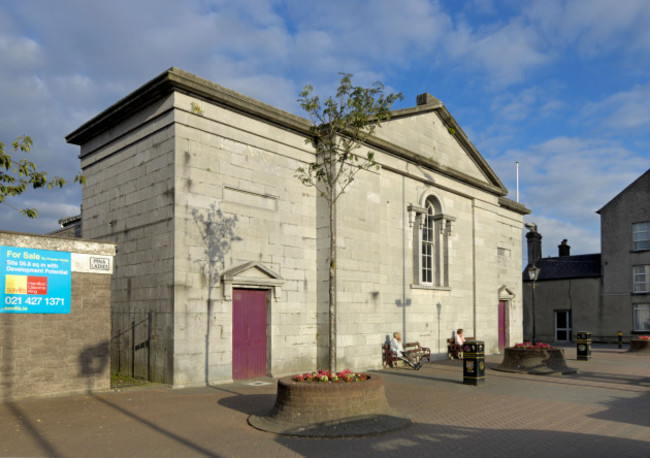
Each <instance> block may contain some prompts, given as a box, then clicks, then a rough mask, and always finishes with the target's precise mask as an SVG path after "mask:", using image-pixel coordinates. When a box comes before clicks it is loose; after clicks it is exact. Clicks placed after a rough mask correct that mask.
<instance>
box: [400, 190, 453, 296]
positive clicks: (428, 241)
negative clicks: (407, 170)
mask: <svg viewBox="0 0 650 458" xmlns="http://www.w3.org/2000/svg"><path fill="white" fill-rule="evenodd" d="M408 212H409V224H410V225H415V240H416V241H417V244H416V245H415V246H416V247H419V249H418V250H414V254H415V272H414V276H415V281H414V285H413V287H416V288H417V287H421V288H444V289H446V288H448V287H449V272H448V260H449V257H448V252H449V237H450V235H451V225H452V223H453V222H454V221H455V220H456V218H454V217H452V216H448V215H445V214H443V212H442V206H441V205H440V202H439V201H438V199H436V198H435V197H433V196H429V197H427V199H426V200H425V202H424V207H419V206H415V205H409V207H408Z"/></svg>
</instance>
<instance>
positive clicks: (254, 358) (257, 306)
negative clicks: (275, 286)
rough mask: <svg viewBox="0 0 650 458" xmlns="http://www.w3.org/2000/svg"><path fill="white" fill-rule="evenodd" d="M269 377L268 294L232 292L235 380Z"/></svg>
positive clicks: (233, 372)
mask: <svg viewBox="0 0 650 458" xmlns="http://www.w3.org/2000/svg"><path fill="white" fill-rule="evenodd" d="M265 375H266V291H260V290H250V289H234V290H233V292H232V378H233V380H240V379H245V378H253V377H264V376H265Z"/></svg>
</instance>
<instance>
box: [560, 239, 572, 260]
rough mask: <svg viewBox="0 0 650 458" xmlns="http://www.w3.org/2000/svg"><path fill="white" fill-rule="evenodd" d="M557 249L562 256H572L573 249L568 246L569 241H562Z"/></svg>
mask: <svg viewBox="0 0 650 458" xmlns="http://www.w3.org/2000/svg"><path fill="white" fill-rule="evenodd" d="M557 248H558V254H559V255H560V256H571V247H570V246H569V245H568V244H567V239H564V240H562V243H560V244H559V245H558V246H557Z"/></svg>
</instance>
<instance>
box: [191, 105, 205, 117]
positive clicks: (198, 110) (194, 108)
mask: <svg viewBox="0 0 650 458" xmlns="http://www.w3.org/2000/svg"><path fill="white" fill-rule="evenodd" d="M190 106H191V107H192V113H196V114H198V115H202V114H203V110H201V107H200V106H199V105H198V104H197V103H194V102H192V103H191V104H190Z"/></svg>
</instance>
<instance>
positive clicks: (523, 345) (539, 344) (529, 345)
mask: <svg viewBox="0 0 650 458" xmlns="http://www.w3.org/2000/svg"><path fill="white" fill-rule="evenodd" d="M514 348H528V349H531V348H542V349H545V350H554V349H555V347H553V346H552V345H549V344H547V343H544V342H537V343H536V344H534V345H533V343H532V342H523V343H518V344H515V345H514Z"/></svg>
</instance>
